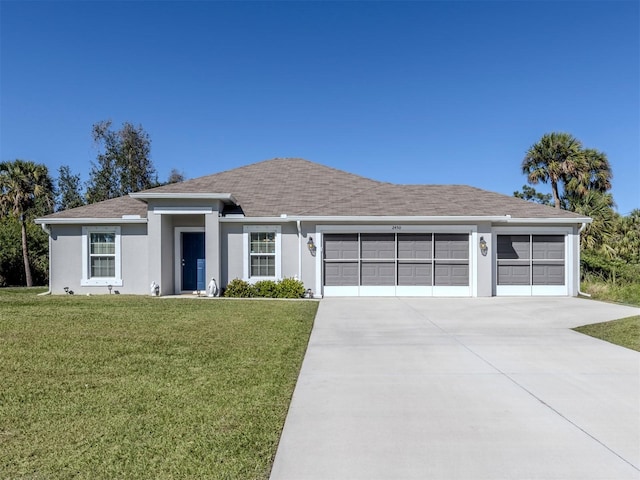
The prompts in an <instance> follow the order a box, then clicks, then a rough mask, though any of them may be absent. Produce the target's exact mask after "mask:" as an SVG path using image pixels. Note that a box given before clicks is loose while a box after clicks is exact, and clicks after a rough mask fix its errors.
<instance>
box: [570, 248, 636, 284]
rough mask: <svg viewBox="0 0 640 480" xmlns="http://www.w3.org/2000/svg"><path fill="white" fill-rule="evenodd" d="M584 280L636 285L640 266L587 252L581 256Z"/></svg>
mask: <svg viewBox="0 0 640 480" xmlns="http://www.w3.org/2000/svg"><path fill="white" fill-rule="evenodd" d="M580 263H581V264H582V275H583V280H587V281H593V280H601V281H605V282H613V283H614V284H615V283H618V282H621V283H635V282H637V280H638V278H640V265H639V264H637V263H628V262H626V261H624V260H621V259H619V258H613V259H611V258H607V257H605V256H604V255H602V254H600V253H596V252H593V251H589V250H585V251H583V252H582V253H581V254H580Z"/></svg>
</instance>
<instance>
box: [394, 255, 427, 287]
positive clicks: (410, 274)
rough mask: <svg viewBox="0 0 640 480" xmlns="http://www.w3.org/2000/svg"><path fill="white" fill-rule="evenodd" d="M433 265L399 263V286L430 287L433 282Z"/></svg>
mask: <svg viewBox="0 0 640 480" xmlns="http://www.w3.org/2000/svg"><path fill="white" fill-rule="evenodd" d="M432 268H433V267H432V264H431V262H429V263H414V262H412V263H404V261H398V285H400V286H410V285H422V286H428V287H430V286H431V285H432V284H433V282H432Z"/></svg>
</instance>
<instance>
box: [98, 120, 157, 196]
mask: <svg viewBox="0 0 640 480" xmlns="http://www.w3.org/2000/svg"><path fill="white" fill-rule="evenodd" d="M92 134H93V140H94V142H95V143H96V144H98V145H99V146H101V148H102V152H101V153H99V154H98V158H97V164H95V163H93V162H92V169H91V172H90V174H89V176H90V179H89V184H88V185H87V201H88V203H95V202H100V201H102V200H107V199H109V198H116V197H121V196H123V195H127V194H129V193H132V192H138V191H140V190H145V189H147V188H151V187H155V186H157V185H158V175H157V173H156V169H155V167H154V166H153V163H152V162H151V158H150V154H151V140H150V139H149V135H148V134H147V133H146V132H145V131H144V129H143V128H142V125H138V126H137V127H134V126H133V125H132V124H130V123H128V122H125V123H124V124H123V125H122V128H121V129H120V130H118V131H114V130H112V129H111V121H110V120H106V121H101V122H98V123H96V124H95V125H93V129H92Z"/></svg>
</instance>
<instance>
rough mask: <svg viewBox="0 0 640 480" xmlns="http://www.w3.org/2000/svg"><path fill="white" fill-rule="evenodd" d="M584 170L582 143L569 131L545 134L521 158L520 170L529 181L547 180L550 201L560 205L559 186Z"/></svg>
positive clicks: (544, 181) (535, 182)
mask: <svg viewBox="0 0 640 480" xmlns="http://www.w3.org/2000/svg"><path fill="white" fill-rule="evenodd" d="M584 171H585V158H584V152H583V150H582V144H581V143H580V141H579V140H578V139H576V138H575V137H573V136H571V135H569V134H568V133H555V132H554V133H548V134H545V135H543V136H542V138H541V139H540V141H538V143H536V144H534V145H532V146H531V148H529V150H528V151H527V154H526V155H525V157H524V160H523V161H522V173H524V174H525V175H527V180H528V182H529V183H531V184H537V183H539V182H542V183H547V182H548V183H550V184H551V193H552V195H553V203H554V205H555V207H556V208H558V209H559V208H561V199H560V193H559V185H561V184H564V183H566V182H567V179H569V178H571V177H576V178H580V183H581V184H582V183H583V180H582V175H583V172H584Z"/></svg>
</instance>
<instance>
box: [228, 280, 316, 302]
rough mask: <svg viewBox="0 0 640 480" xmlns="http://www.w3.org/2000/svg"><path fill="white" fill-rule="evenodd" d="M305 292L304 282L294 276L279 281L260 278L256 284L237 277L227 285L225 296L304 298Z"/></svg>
mask: <svg viewBox="0 0 640 480" xmlns="http://www.w3.org/2000/svg"><path fill="white" fill-rule="evenodd" d="M304 292H305V289H304V284H303V283H302V282H301V281H300V280H296V279H294V278H283V279H282V280H280V281H278V282H274V281H273V280H260V281H259V282H256V283H255V285H251V284H250V283H248V282H245V281H244V280H240V279H239V278H235V279H233V280H231V281H230V282H229V284H228V285H227V288H226V289H225V291H224V296H225V297H236V298H250V297H262V298H302V297H304Z"/></svg>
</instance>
